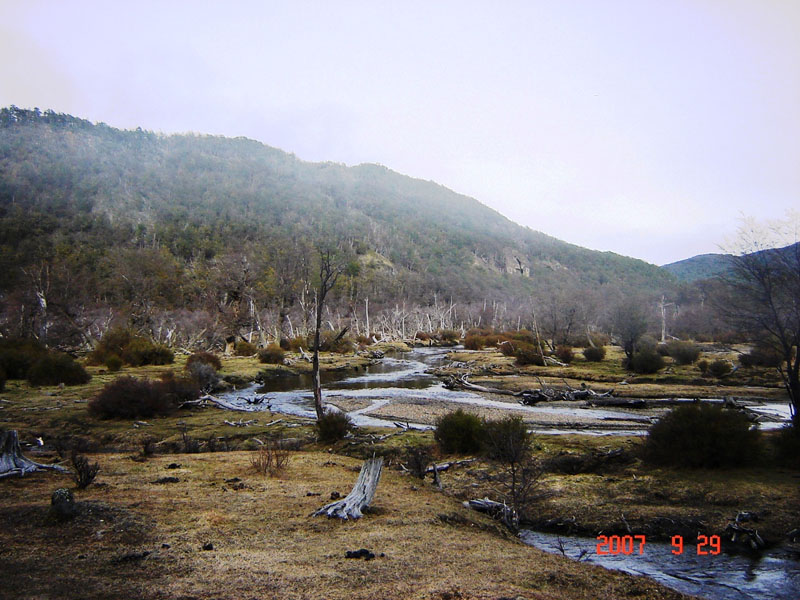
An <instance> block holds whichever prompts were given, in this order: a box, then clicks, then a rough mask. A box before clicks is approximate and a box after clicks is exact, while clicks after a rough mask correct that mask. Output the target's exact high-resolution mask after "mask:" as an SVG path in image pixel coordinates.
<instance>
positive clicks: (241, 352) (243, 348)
mask: <svg viewBox="0 0 800 600" xmlns="http://www.w3.org/2000/svg"><path fill="white" fill-rule="evenodd" d="M257 351H258V348H256V347H255V345H254V344H251V343H250V342H245V341H244V340H242V341H240V342H236V345H235V346H234V348H233V353H234V354H235V355H236V356H253V354H255V353H256V352H257Z"/></svg>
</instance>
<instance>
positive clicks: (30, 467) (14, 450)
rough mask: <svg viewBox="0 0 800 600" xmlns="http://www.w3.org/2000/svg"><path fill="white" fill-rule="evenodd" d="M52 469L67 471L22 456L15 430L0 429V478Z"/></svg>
mask: <svg viewBox="0 0 800 600" xmlns="http://www.w3.org/2000/svg"><path fill="white" fill-rule="evenodd" d="M46 469H52V470H54V471H60V472H62V473H67V472H68V470H67V469H65V468H64V467H60V466H58V465H42V464H39V463H36V462H33V461H32V460H29V459H27V458H25V457H24V456H22V449H21V448H20V447H19V438H18V437H17V432H16V430H13V429H12V430H11V431H0V479H1V478H3V477H11V476H12V475H19V476H20V477H21V476H23V475H25V474H26V473H34V472H36V471H44V470H46Z"/></svg>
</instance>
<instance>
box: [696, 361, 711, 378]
mask: <svg viewBox="0 0 800 600" xmlns="http://www.w3.org/2000/svg"><path fill="white" fill-rule="evenodd" d="M710 366H711V365H710V364H709V362H708V361H707V360H706V359H705V358H704V359H702V360H699V361H697V368H698V369H700V372H701V373H702V374H703V375H706V374H707V373H708V368H709V367H710Z"/></svg>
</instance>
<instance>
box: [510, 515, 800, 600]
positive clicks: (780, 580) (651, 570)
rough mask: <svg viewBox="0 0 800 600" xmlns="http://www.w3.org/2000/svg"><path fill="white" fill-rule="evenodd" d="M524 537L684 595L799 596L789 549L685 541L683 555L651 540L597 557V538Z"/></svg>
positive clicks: (739, 599) (733, 598) (787, 599)
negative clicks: (718, 547) (746, 549)
mask: <svg viewBox="0 0 800 600" xmlns="http://www.w3.org/2000/svg"><path fill="white" fill-rule="evenodd" d="M520 538H521V539H522V541H523V542H525V543H526V544H530V545H531V546H535V547H536V548H539V549H540V550H545V551H546V552H551V553H554V554H560V553H561V552H562V549H563V552H564V554H565V555H566V556H568V557H570V558H574V559H578V558H579V557H581V556H582V555H583V560H586V561H588V562H591V563H594V564H598V565H601V566H603V567H606V568H608V569H616V570H619V571H624V572H626V573H631V574H633V575H646V576H648V577H650V578H652V579H655V580H656V581H658V582H659V583H661V584H663V585H666V586H668V587H671V588H673V589H675V590H678V591H679V592H683V593H685V594H692V595H695V596H698V597H700V598H708V599H710V600H747V599H752V600H797V598H798V590H800V563H799V562H797V560H793V558H792V557H791V556H789V555H788V553H787V552H785V551H775V552H772V553H768V554H765V555H764V556H762V557H761V558H760V559H753V558H750V557H746V556H731V555H727V554H724V553H723V554H718V555H716V556H713V555H706V556H698V555H697V552H696V549H695V548H694V547H692V545H690V544H687V545H686V549H685V551H684V552H683V554H681V555H679V556H676V555H674V554H672V550H673V547H672V546H671V545H669V544H662V543H654V542H650V541H648V542H647V543H646V544H645V546H644V548H643V553H642V554H641V555H640V554H639V553H638V551H639V548H638V544H637V545H636V547H635V551H634V553H633V554H631V555H628V556H626V555H624V554H615V555H598V554H597V540H594V539H590V538H581V537H570V536H558V535H555V534H550V533H539V532H536V531H527V530H523V531H522V532H521V533H520Z"/></svg>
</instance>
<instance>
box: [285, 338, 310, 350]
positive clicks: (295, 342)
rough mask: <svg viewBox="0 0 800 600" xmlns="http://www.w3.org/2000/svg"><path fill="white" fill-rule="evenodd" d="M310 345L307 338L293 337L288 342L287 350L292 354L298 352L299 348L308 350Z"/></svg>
mask: <svg viewBox="0 0 800 600" xmlns="http://www.w3.org/2000/svg"><path fill="white" fill-rule="evenodd" d="M310 347H311V344H309V343H308V338H305V337H303V336H298V337H293V338H292V339H290V340H289V350H291V351H292V352H300V348H304V349H305V350H308V349H309V348H310Z"/></svg>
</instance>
